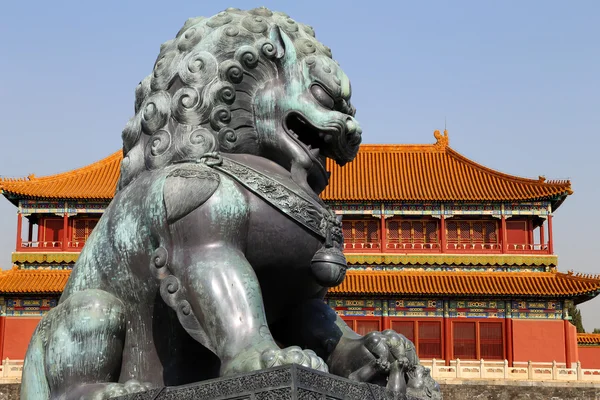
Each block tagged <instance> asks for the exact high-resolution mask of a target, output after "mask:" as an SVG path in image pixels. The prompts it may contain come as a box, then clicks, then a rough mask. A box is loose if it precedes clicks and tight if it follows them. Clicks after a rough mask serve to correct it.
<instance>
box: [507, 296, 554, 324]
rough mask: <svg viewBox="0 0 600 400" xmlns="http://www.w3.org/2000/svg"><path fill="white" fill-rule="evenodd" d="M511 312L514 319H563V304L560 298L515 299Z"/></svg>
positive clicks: (511, 304) (511, 305)
mask: <svg viewBox="0 0 600 400" xmlns="http://www.w3.org/2000/svg"><path fill="white" fill-rule="evenodd" d="M510 313H511V316H512V318H513V319H562V318H563V305H562V303H561V302H560V301H558V300H551V301H538V300H534V301H531V300H513V301H512V302H511V303H510Z"/></svg>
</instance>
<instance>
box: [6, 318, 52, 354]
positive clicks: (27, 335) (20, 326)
mask: <svg viewBox="0 0 600 400" xmlns="http://www.w3.org/2000/svg"><path fill="white" fill-rule="evenodd" d="M0 319H2V320H4V321H3V323H0V328H1V327H2V325H4V329H3V331H2V332H0V344H1V345H2V347H1V348H0V357H1V358H2V359H5V358H11V359H13V360H23V359H24V358H25V353H26V352H27V346H29V340H31V335H33V331H34V330H35V328H36V326H37V324H38V322H40V319H42V318H41V317H31V318H30V317H3V318H0Z"/></svg>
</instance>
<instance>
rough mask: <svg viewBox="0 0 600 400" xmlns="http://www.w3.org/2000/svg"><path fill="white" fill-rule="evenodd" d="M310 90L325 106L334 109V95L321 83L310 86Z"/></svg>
mask: <svg viewBox="0 0 600 400" xmlns="http://www.w3.org/2000/svg"><path fill="white" fill-rule="evenodd" d="M310 92H311V93H312V95H313V96H314V98H315V99H316V100H317V101H318V102H319V103H320V104H321V105H322V106H323V107H325V108H328V109H330V110H333V107H334V106H335V101H334V100H333V97H331V96H330V95H329V93H327V92H326V91H325V89H323V88H322V87H321V86H320V85H312V86H311V87H310Z"/></svg>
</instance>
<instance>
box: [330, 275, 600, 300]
mask: <svg viewBox="0 0 600 400" xmlns="http://www.w3.org/2000/svg"><path fill="white" fill-rule="evenodd" d="M599 293H600V276H587V275H574V274H572V273H568V274H565V273H560V272H496V273H485V272H430V271H348V273H347V275H346V279H345V280H344V282H342V284H341V285H339V286H337V287H334V288H331V289H330V290H329V294H330V295H341V296H397V295H404V296H419V297H421V296H430V297H431V296H433V297H444V296H451V297H457V296H458V297H460V296H469V297H485V296H494V297H501V298H508V297H510V298H514V297H526V298H531V297H535V298H570V299H573V300H574V301H575V302H576V303H579V302H582V301H586V300H589V299H591V298H593V297H595V296H597V295H598V294H599Z"/></svg>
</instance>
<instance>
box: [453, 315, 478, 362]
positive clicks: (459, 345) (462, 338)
mask: <svg viewBox="0 0 600 400" xmlns="http://www.w3.org/2000/svg"><path fill="white" fill-rule="evenodd" d="M452 325H453V330H454V332H453V333H454V358H461V359H467V360H475V359H477V341H476V336H475V322H454V323H453V324H452Z"/></svg>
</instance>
